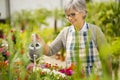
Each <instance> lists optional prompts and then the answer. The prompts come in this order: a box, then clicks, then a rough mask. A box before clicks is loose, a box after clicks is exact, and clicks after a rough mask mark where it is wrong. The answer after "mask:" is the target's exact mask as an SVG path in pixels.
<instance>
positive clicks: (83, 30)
mask: <svg viewBox="0 0 120 80" xmlns="http://www.w3.org/2000/svg"><path fill="white" fill-rule="evenodd" d="M70 27H71V29H70V31H72V32H75V28H74V26H73V25H72V26H70ZM85 31H87V23H86V22H85V23H84V25H83V27H82V29H81V30H80V31H79V32H85Z"/></svg>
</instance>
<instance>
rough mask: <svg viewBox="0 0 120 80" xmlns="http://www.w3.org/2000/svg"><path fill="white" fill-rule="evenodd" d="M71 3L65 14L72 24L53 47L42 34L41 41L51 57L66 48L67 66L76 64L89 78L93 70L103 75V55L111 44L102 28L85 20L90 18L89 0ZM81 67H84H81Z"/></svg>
mask: <svg viewBox="0 0 120 80" xmlns="http://www.w3.org/2000/svg"><path fill="white" fill-rule="evenodd" d="M67 1H68V2H66V3H65V6H64V10H65V15H66V18H67V19H68V20H69V22H70V23H71V24H72V25H71V26H69V27H65V28H64V29H63V30H62V31H61V32H60V33H59V35H58V36H57V37H56V39H55V40H54V41H53V42H52V43H51V44H50V45H49V46H48V45H47V44H45V42H44V41H43V40H42V39H41V38H40V37H39V36H38V35H36V37H37V40H38V41H39V42H40V43H42V44H43V46H44V53H45V54H46V55H49V56H50V55H54V54H55V53H57V52H58V51H60V50H61V49H62V48H64V49H65V50H66V67H69V66H70V65H71V64H74V65H75V66H76V68H78V70H80V72H81V71H82V73H83V74H85V75H86V76H89V75H90V74H91V73H92V71H94V73H95V74H96V73H97V75H101V74H102V72H101V70H102V65H101V60H100V59H101V57H100V56H101V55H102V54H100V52H102V49H103V48H104V47H105V45H106V44H107V42H106V40H105V37H104V34H103V32H102V31H101V30H100V28H98V27H97V26H95V25H92V24H89V23H87V22H86V21H85V18H86V15H87V9H86V2H85V0H67ZM78 64H80V67H77V66H78ZM106 69H108V68H106ZM108 71H110V69H109V70H108Z"/></svg>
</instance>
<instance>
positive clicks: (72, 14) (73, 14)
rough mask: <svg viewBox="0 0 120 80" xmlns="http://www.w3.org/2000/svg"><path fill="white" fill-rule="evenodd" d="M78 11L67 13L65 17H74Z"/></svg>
mask: <svg viewBox="0 0 120 80" xmlns="http://www.w3.org/2000/svg"><path fill="white" fill-rule="evenodd" d="M76 14H78V13H71V14H69V15H66V16H65V17H66V18H67V19H68V18H69V17H71V18H74V17H75V16H76Z"/></svg>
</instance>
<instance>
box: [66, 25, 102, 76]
mask: <svg viewBox="0 0 120 80" xmlns="http://www.w3.org/2000/svg"><path fill="white" fill-rule="evenodd" d="M89 34H90V33H89V26H88V24H87V23H85V24H84V26H83V28H82V30H80V31H79V32H78V38H77V39H79V43H77V42H76V40H75V39H76V36H75V29H74V26H70V27H69V29H68V35H67V42H66V65H67V67H69V66H70V65H71V64H72V63H77V61H76V59H75V58H76V57H75V55H76V54H77V53H76V50H75V49H74V48H75V46H76V43H77V44H78V45H77V46H78V48H79V50H78V53H79V59H80V61H81V65H80V66H81V67H82V69H83V70H84V72H85V73H86V74H87V75H89V74H90V73H91V72H92V70H94V72H95V74H96V73H97V74H98V75H101V69H102V68H101V62H100V59H99V53H98V50H97V48H96V46H95V44H94V41H93V40H92V39H91V38H90V40H88V36H90V35H89ZM86 43H88V51H86ZM86 52H88V53H86Z"/></svg>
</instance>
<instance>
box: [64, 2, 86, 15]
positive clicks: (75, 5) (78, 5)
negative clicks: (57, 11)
mask: <svg viewBox="0 0 120 80" xmlns="http://www.w3.org/2000/svg"><path fill="white" fill-rule="evenodd" d="M70 9H73V10H76V11H78V12H80V11H81V10H83V11H85V16H86V14H87V9H86V0H66V2H65V5H64V10H65V12H67V11H68V10H70Z"/></svg>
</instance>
